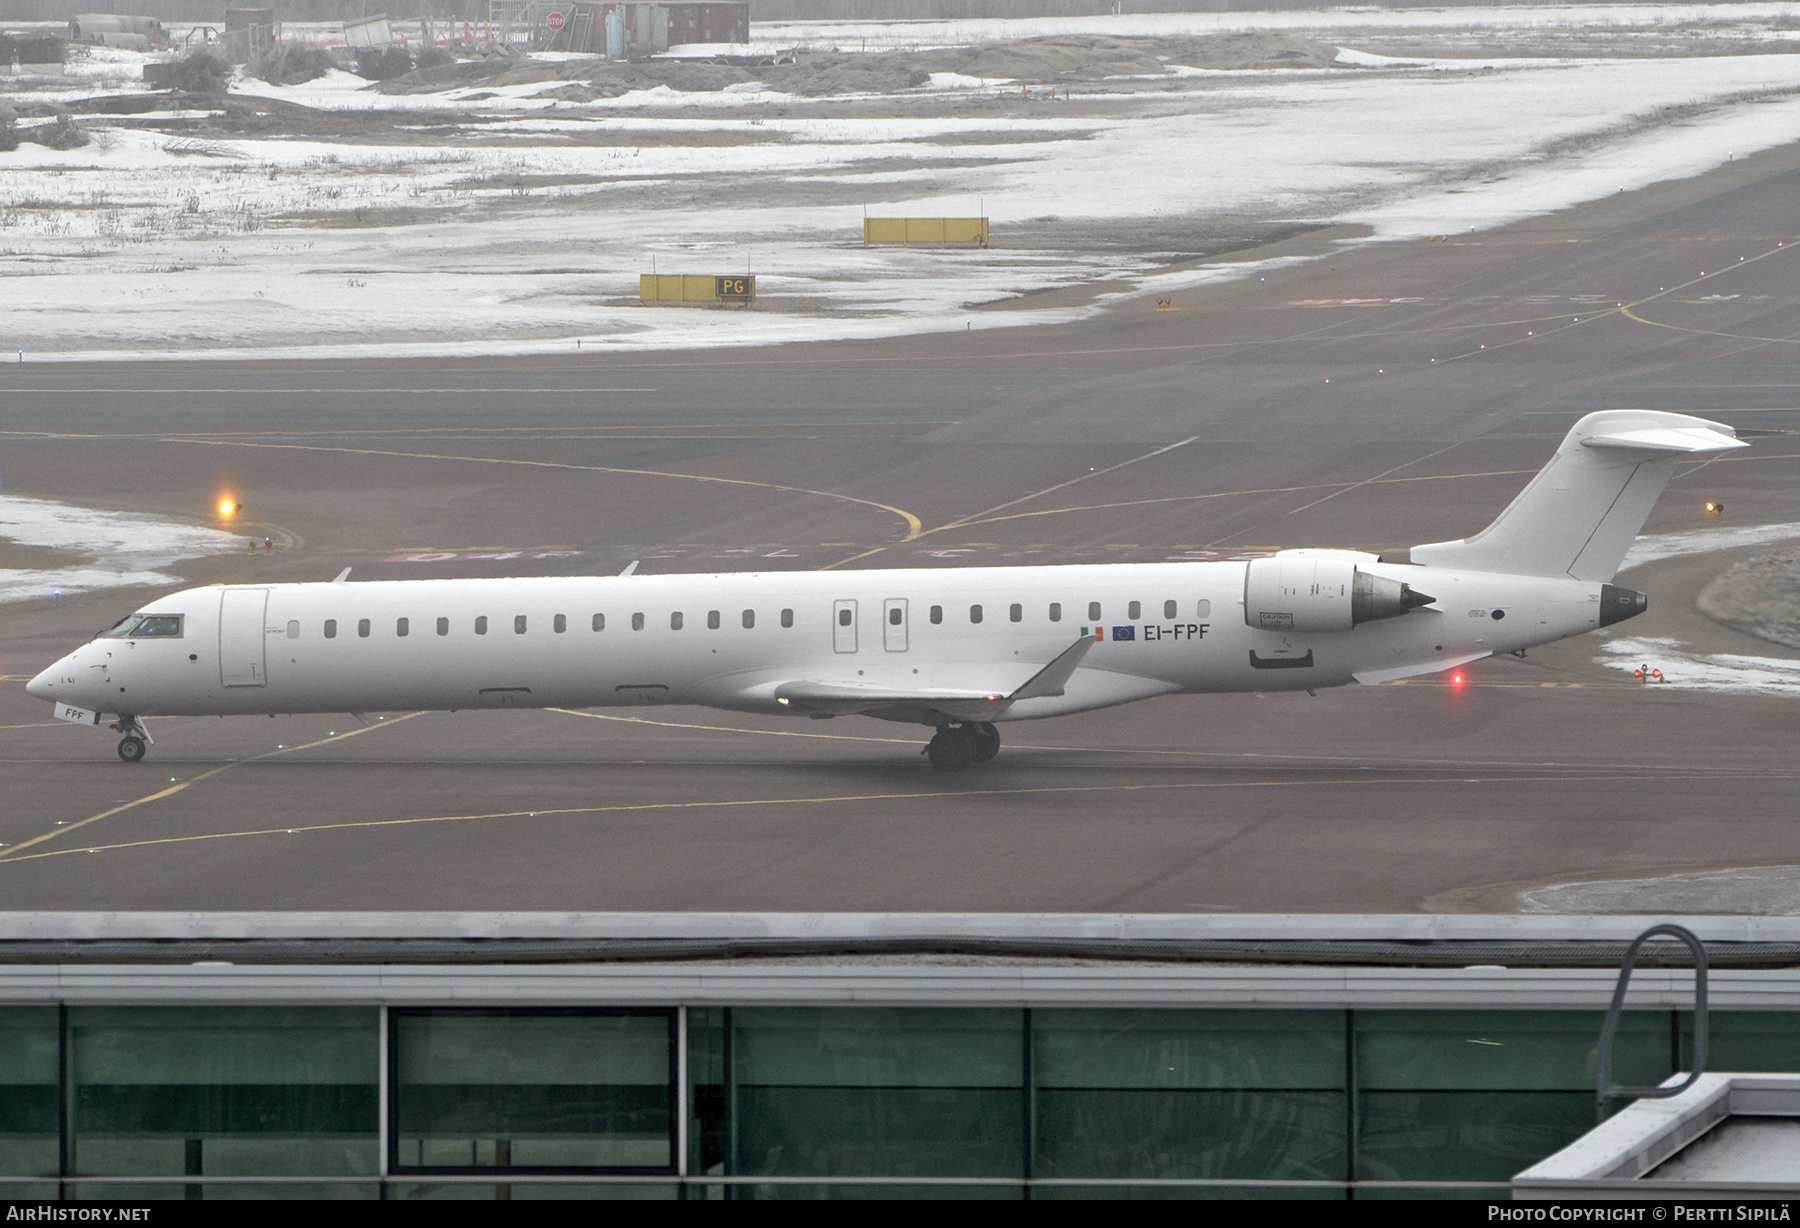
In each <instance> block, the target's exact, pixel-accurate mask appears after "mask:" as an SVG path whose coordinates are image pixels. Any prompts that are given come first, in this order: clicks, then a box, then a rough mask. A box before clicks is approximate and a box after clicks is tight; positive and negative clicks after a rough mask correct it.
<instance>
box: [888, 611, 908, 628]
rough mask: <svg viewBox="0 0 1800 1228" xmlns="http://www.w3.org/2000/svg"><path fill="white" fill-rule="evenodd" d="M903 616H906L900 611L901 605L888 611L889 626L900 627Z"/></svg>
mask: <svg viewBox="0 0 1800 1228" xmlns="http://www.w3.org/2000/svg"><path fill="white" fill-rule="evenodd" d="M903 617H905V615H903V614H902V613H901V612H900V607H899V606H895V607H894V608H893V609H891V610H889V611H888V626H890V627H898V626H899V625H900V620H901V619H902V618H903Z"/></svg>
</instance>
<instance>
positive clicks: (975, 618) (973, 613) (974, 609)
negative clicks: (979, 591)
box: [969, 605, 981, 623]
mask: <svg viewBox="0 0 1800 1228" xmlns="http://www.w3.org/2000/svg"><path fill="white" fill-rule="evenodd" d="M969 621H970V622H972V623H978V622H980V621H981V607H980V606H978V605H972V606H970V607H969Z"/></svg>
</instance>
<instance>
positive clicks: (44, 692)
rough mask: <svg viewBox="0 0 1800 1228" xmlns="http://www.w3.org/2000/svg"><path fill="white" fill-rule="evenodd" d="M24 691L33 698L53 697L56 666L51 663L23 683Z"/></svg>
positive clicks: (54, 696) (54, 695)
mask: <svg viewBox="0 0 1800 1228" xmlns="http://www.w3.org/2000/svg"><path fill="white" fill-rule="evenodd" d="M25 693H26V694H27V695H29V696H31V697H32V698H33V699H55V698H56V666H54V665H52V666H51V667H50V668H49V669H47V670H45V671H44V672H43V673H41V674H39V675H38V676H37V677H35V678H33V679H32V680H31V681H30V682H27V683H26V684H25Z"/></svg>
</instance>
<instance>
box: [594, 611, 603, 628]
mask: <svg viewBox="0 0 1800 1228" xmlns="http://www.w3.org/2000/svg"><path fill="white" fill-rule="evenodd" d="M594 630H596V631H604V630H606V615H604V614H596V615H594Z"/></svg>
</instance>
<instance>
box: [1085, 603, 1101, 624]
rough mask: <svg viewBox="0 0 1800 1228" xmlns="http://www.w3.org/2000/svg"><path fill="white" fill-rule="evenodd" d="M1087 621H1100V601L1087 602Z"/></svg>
mask: <svg viewBox="0 0 1800 1228" xmlns="http://www.w3.org/2000/svg"><path fill="white" fill-rule="evenodd" d="M1088 621H1089V622H1091V623H1097V622H1099V621H1100V603H1099V602H1098V601H1090V602H1088Z"/></svg>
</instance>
